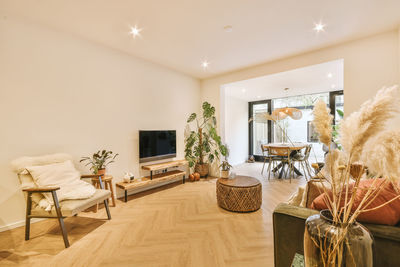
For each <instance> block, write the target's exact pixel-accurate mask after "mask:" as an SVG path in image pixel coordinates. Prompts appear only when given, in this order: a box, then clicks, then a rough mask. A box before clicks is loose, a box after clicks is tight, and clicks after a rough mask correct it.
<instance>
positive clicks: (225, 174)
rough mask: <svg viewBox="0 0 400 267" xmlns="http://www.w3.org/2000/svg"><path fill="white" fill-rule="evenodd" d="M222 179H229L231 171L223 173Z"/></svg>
mask: <svg viewBox="0 0 400 267" xmlns="http://www.w3.org/2000/svg"><path fill="white" fill-rule="evenodd" d="M220 176H221V178H229V171H221V175H220Z"/></svg>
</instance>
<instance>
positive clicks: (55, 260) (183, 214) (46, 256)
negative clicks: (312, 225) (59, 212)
mask: <svg viewBox="0 0 400 267" xmlns="http://www.w3.org/2000/svg"><path fill="white" fill-rule="evenodd" d="M260 170H261V164H258V163H255V164H244V165H242V166H239V167H238V168H235V169H234V171H235V172H236V173H237V174H243V175H251V176H253V177H257V178H258V179H260V180H262V185H263V203H262V207H261V209H260V210H258V211H256V212H253V213H246V214H240V213H231V212H227V211H225V210H223V209H220V208H219V207H218V206H217V204H216V196H215V181H216V179H207V180H202V181H200V182H195V183H190V182H188V183H186V184H184V185H182V184H175V185H172V186H168V188H165V189H163V190H156V192H154V191H153V193H152V194H148V193H146V194H140V195H137V196H135V197H131V198H130V200H129V201H128V203H124V202H122V201H118V202H117V207H115V208H111V213H112V216H113V218H112V220H111V221H107V220H102V218H105V217H106V215H105V211H104V209H100V210H99V212H98V213H93V212H84V213H82V214H79V216H77V217H72V218H67V219H66V225H67V228H68V234H69V240H70V243H71V244H72V245H71V247H70V248H68V249H64V245H63V242H62V237H61V235H60V231H59V228H58V224H57V222H56V221H55V220H46V221H42V222H38V223H35V224H33V225H32V227H31V228H32V230H31V231H32V232H31V240H30V241H27V242H26V241H24V228H23V227H19V228H16V229H13V230H11V231H6V232H2V233H0V265H1V266H3V265H29V266H32V265H33V266H207V267H209V266H252V267H255V266H273V232H272V217H271V214H272V211H273V209H274V207H275V206H276V205H277V204H278V203H279V202H282V201H285V200H287V199H288V197H289V196H290V195H291V194H292V193H293V192H294V191H296V188H297V187H298V185H299V184H303V183H304V178H303V177H300V178H298V179H293V180H292V183H291V184H290V183H289V180H278V179H271V181H267V179H266V178H265V177H262V176H261V175H260Z"/></svg>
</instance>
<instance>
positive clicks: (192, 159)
mask: <svg viewBox="0 0 400 267" xmlns="http://www.w3.org/2000/svg"><path fill="white" fill-rule="evenodd" d="M187 123H188V124H189V127H190V124H194V126H195V129H194V130H191V131H190V134H189V136H188V137H187V138H186V140H185V143H186V144H185V158H186V160H187V161H188V162H189V167H193V166H195V165H197V164H199V165H203V164H206V163H212V162H213V161H214V160H215V159H219V157H220V155H222V156H227V153H228V150H227V148H226V146H225V145H223V144H222V142H221V137H220V136H219V135H218V134H217V129H216V127H217V119H216V117H215V107H213V106H211V105H210V103H208V102H204V103H203V105H202V114H201V115H200V116H199V115H197V114H196V113H192V114H190V116H189V118H188V119H187Z"/></svg>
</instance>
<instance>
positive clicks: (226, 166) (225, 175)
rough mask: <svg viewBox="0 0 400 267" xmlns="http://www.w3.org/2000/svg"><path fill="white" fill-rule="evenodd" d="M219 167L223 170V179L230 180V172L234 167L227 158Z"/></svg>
mask: <svg viewBox="0 0 400 267" xmlns="http://www.w3.org/2000/svg"><path fill="white" fill-rule="evenodd" d="M219 167H220V168H221V178H229V170H230V169H231V168H232V165H231V164H229V162H228V161H227V160H226V158H225V160H224V161H222V163H221V165H219Z"/></svg>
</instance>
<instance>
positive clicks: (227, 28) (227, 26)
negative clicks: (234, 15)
mask: <svg viewBox="0 0 400 267" xmlns="http://www.w3.org/2000/svg"><path fill="white" fill-rule="evenodd" d="M224 31H225V32H232V31H233V27H232V25H226V26H225V27H224Z"/></svg>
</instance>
